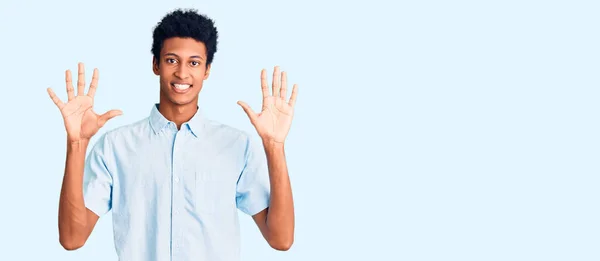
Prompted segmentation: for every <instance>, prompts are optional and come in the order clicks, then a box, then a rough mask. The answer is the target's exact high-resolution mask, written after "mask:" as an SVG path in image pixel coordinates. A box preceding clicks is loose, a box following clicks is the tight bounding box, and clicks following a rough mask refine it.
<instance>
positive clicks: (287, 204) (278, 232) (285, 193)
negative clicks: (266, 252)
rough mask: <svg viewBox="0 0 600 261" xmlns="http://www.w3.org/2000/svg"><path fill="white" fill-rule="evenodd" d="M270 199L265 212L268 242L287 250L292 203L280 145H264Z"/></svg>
mask: <svg viewBox="0 0 600 261" xmlns="http://www.w3.org/2000/svg"><path fill="white" fill-rule="evenodd" d="M264 147H265V152H266V155H267V162H268V168H269V178H270V187H271V199H270V204H269V210H268V212H267V220H266V222H267V227H268V240H269V242H271V243H273V244H276V245H279V246H281V248H289V247H290V246H291V244H292V242H293V240H294V202H293V197H292V188H291V184H290V178H289V175H288V171H287V164H286V160H285V152H284V146H283V144H282V143H264Z"/></svg>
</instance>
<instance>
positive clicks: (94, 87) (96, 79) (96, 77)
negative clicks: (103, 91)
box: [87, 68, 98, 98]
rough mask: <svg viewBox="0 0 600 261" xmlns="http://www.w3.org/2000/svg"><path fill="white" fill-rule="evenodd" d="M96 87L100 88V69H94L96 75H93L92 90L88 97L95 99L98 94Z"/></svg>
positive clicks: (89, 91)
mask: <svg viewBox="0 0 600 261" xmlns="http://www.w3.org/2000/svg"><path fill="white" fill-rule="evenodd" d="M96 87H98V68H94V74H92V83H91V84H90V89H89V90H88V94H87V95H88V96H90V97H92V98H94V95H95V94H96Z"/></svg>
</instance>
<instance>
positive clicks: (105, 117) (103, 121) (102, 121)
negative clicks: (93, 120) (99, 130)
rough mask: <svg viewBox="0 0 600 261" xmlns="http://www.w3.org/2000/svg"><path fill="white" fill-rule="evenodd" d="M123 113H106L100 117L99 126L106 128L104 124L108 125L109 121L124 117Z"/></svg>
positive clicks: (112, 111) (116, 111)
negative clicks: (120, 116)
mask: <svg viewBox="0 0 600 261" xmlns="http://www.w3.org/2000/svg"><path fill="white" fill-rule="evenodd" d="M122 114H123V112H122V111H120V110H110V111H107V112H105V113H104V114H102V115H100V117H99V118H98V126H99V127H102V126H104V124H106V122H107V121H109V120H110V119H112V118H114V117H116V116H119V115H122Z"/></svg>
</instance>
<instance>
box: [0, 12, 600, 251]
mask: <svg viewBox="0 0 600 261" xmlns="http://www.w3.org/2000/svg"><path fill="white" fill-rule="evenodd" d="M484 2H485V3H484ZM178 7H183V8H190V7H191V8H196V9H198V10H199V11H200V12H202V13H205V14H207V15H208V16H210V17H211V18H213V19H214V20H215V21H216V25H217V27H218V30H219V33H220V38H219V47H218V48H219V49H218V52H217V53H216V55H215V60H214V64H213V67H212V74H211V76H210V78H209V79H208V80H207V81H206V82H205V85H204V88H203V90H202V91H201V93H200V97H201V98H200V104H201V107H202V109H203V110H204V111H205V112H206V114H207V115H208V116H209V117H211V118H213V119H216V120H219V121H221V122H223V123H225V124H229V125H232V126H234V127H237V128H240V129H242V130H246V131H249V132H250V133H252V134H255V137H257V135H256V132H255V130H254V128H253V127H252V126H251V125H250V123H249V120H248V118H247V116H246V114H245V113H244V112H243V110H242V109H241V108H240V107H239V106H238V105H237V104H236V102H237V101H238V100H244V101H246V102H248V103H249V104H250V105H251V106H252V107H253V108H255V109H259V108H260V106H261V91H260V70H261V69H262V68H266V69H268V70H269V80H270V79H271V76H272V70H273V66H275V65H280V66H281V68H282V69H283V70H285V71H287V72H288V73H289V82H290V84H291V83H297V84H299V87H300V89H299V95H298V102H297V108H296V115H295V119H294V121H293V125H292V130H291V132H290V134H289V136H288V140H287V145H286V146H287V151H286V154H287V158H288V162H289V169H290V176H291V180H292V186H293V192H294V196H295V204H296V215H297V217H296V239H295V243H294V245H293V247H292V249H291V250H289V251H288V252H277V251H275V250H272V249H270V248H269V246H268V245H267V243H266V242H265V241H264V240H263V238H262V237H261V235H260V233H259V231H258V229H257V228H256V226H255V225H254V223H253V221H252V219H251V218H250V217H247V216H243V217H242V218H241V224H240V225H241V227H242V256H243V260H436V261H437V260H460V261H465V260H473V261H480V260H486V261H487V260H512V261H515V260H527V261H529V260H545V261H549V260H578V261H583V260H600V252H599V251H598V246H599V245H600V225H599V224H600V222H598V220H600V212H599V210H598V203H599V202H598V201H599V199H600V189H599V185H600V183H599V182H600V178H599V177H598V174H599V173H600V166H599V164H598V162H599V161H598V160H599V158H600V139H599V135H598V134H599V133H600V125H599V124H598V120H599V112H600V106H599V102H598V99H599V98H600V96H599V95H600V90H599V87H600V77H599V76H598V75H599V74H598V72H599V70H600V52H599V48H598V47H599V46H600V39H599V35H600V34H599V33H598V25H600V18H599V17H600V16H598V13H599V12H600V6H599V5H598V2H597V1H389V2H384V1H363V2H352V3H350V2H349V1H339V2H334V1H297V2H295V3H290V2H287V1H238V2H232V1H161V2H148V1H143V2H142V1H139V2H137V3H132V2H131V1H16V0H9V1H5V0H4V1H2V3H1V4H0V35H1V41H0V47H1V48H0V50H1V52H2V54H1V57H2V59H1V61H2V62H0V79H1V84H0V86H1V90H2V102H1V103H0V107H1V108H0V113H1V115H0V116H1V117H0V119H1V120H2V123H3V124H2V128H1V130H0V131H1V133H0V141H1V145H2V155H1V157H0V161H1V164H0V166H2V174H1V176H2V178H1V179H0V180H1V181H0V184H1V186H2V188H1V189H0V200H1V202H0V211H1V214H0V260H90V261H91V260H116V255H115V250H114V246H113V237H112V224H111V221H112V220H111V216H110V213H109V214H108V215H106V216H103V217H102V218H101V219H100V221H99V223H98V224H97V226H96V228H95V230H94V232H93V233H92V235H91V237H90V238H89V240H88V241H87V243H86V245H85V246H84V247H83V248H81V249H79V250H77V251H75V252H68V251H65V250H64V249H63V248H62V247H61V246H60V244H59V242H58V225H57V223H58V222H57V213H58V199H59V193H60V188H61V182H62V176H63V169H64V163H65V149H66V133H65V130H64V126H63V121H62V118H61V115H60V113H59V110H58V109H57V108H56V107H55V105H54V104H53V103H52V101H51V100H50V98H49V97H48V95H47V93H46V88H47V87H52V88H53V89H54V90H55V91H56V93H57V94H58V95H59V96H60V97H61V98H62V99H63V100H64V99H66V97H67V95H66V91H65V85H64V71H65V70H66V69H71V70H72V71H74V72H76V70H77V63H78V62H80V61H81V62H84V63H85V65H86V69H87V71H86V78H87V79H86V82H87V83H89V82H90V81H91V76H92V70H93V68H99V70H100V81H99V87H98V91H97V95H96V100H95V110H96V111H97V112H101V113H103V112H105V111H107V110H109V109H121V110H122V111H123V112H124V115H123V116H120V117H117V118H115V119H113V120H111V121H110V122H109V123H108V124H107V125H106V126H104V128H103V129H101V130H100V132H99V134H98V135H96V137H98V136H99V135H100V134H102V133H104V132H106V131H107V130H110V129H113V128H115V127H117V126H121V125H125V124H129V123H131V122H134V121H137V120H139V119H142V118H144V117H147V116H148V114H149V112H150V108H151V106H152V104H153V103H155V102H157V101H158V93H159V91H158V77H156V76H154V75H153V74H152V70H151V59H152V56H151V54H150V47H151V42H152V29H153V27H154V25H156V23H157V22H158V21H159V20H160V19H161V18H162V17H163V16H164V15H165V14H166V13H167V12H169V11H171V10H173V9H175V8H178ZM74 75H76V74H74ZM95 140H96V139H94V140H93V142H94V141H95ZM240 213H241V212H240Z"/></svg>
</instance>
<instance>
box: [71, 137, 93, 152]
mask: <svg viewBox="0 0 600 261" xmlns="http://www.w3.org/2000/svg"><path fill="white" fill-rule="evenodd" d="M89 142H90V140H88V139H80V140H69V139H67V150H69V151H73V152H78V151H85V150H86V149H87V146H88V144H89Z"/></svg>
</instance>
